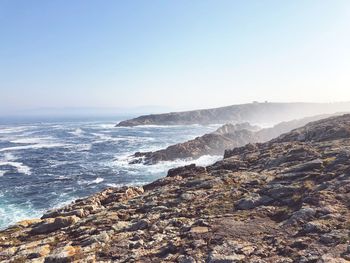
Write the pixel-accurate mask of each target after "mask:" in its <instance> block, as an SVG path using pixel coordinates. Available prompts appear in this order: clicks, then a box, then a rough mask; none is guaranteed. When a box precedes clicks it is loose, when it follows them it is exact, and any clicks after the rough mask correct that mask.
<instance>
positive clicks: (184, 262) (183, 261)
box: [177, 255, 196, 263]
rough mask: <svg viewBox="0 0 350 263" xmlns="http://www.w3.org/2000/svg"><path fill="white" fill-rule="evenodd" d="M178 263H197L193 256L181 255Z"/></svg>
mask: <svg viewBox="0 0 350 263" xmlns="http://www.w3.org/2000/svg"><path fill="white" fill-rule="evenodd" d="M177 262H178V263H196V260H195V259H194V258H193V257H191V256H185V255H180V256H179V257H178V258H177Z"/></svg>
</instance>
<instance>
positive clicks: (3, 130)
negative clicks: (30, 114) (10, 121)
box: [0, 126, 32, 134]
mask: <svg viewBox="0 0 350 263" xmlns="http://www.w3.org/2000/svg"><path fill="white" fill-rule="evenodd" d="M29 128H32V127H31V126H19V127H7V128H2V127H0V134H1V133H6V134H7V133H18V132H23V131H26V130H28V129H29Z"/></svg>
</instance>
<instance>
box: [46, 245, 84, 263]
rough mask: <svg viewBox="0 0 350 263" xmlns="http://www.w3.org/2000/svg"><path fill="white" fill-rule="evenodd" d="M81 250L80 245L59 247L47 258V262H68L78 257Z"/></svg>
mask: <svg viewBox="0 0 350 263" xmlns="http://www.w3.org/2000/svg"><path fill="white" fill-rule="evenodd" d="M80 252H81V249H80V247H73V246H65V247H61V248H57V249H56V250H55V251H53V253H51V254H50V255H49V256H47V257H46V258H45V263H68V262H72V261H73V260H74V258H77V257H78V256H79V254H80Z"/></svg>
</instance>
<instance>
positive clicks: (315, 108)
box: [116, 102, 350, 127]
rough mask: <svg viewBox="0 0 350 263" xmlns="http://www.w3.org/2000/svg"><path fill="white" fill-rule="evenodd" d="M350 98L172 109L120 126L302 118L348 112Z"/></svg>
mask: <svg viewBox="0 0 350 263" xmlns="http://www.w3.org/2000/svg"><path fill="white" fill-rule="evenodd" d="M349 109H350V102H343V103H301V102H298V103H270V102H264V103H258V102H253V103H248V104H240V105H231V106H226V107H220V108H213V109H203V110H192V111H183V112H170V113H164V114H151V115H143V116H140V117H137V118H134V119H130V120H125V121H121V122H120V123H118V124H117V125H116V126H117V127H132V126H138V125H188V124H224V123H242V122H250V123H271V122H272V123H278V122H282V121H285V120H292V119H300V118H304V117H307V116H312V115H317V114H329V113H334V112H346V111H349Z"/></svg>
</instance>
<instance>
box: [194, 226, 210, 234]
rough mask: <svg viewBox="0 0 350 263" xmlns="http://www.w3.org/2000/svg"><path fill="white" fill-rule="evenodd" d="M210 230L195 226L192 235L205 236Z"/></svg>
mask: <svg viewBox="0 0 350 263" xmlns="http://www.w3.org/2000/svg"><path fill="white" fill-rule="evenodd" d="M208 231H209V229H208V228H207V227H205V226H195V227H192V228H191V233H194V234H204V233H207V232H208Z"/></svg>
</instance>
